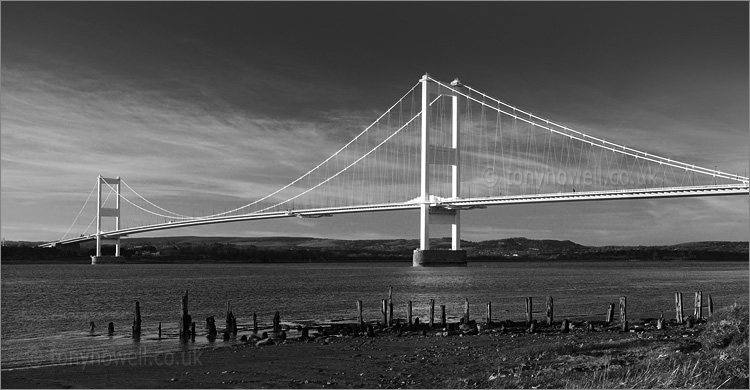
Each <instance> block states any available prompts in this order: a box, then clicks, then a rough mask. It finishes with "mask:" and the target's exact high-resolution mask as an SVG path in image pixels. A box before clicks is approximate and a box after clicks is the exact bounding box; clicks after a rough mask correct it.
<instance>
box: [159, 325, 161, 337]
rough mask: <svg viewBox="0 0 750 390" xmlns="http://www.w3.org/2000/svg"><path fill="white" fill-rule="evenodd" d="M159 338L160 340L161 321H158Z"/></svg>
mask: <svg viewBox="0 0 750 390" xmlns="http://www.w3.org/2000/svg"><path fill="white" fill-rule="evenodd" d="M159 338H161V321H159Z"/></svg>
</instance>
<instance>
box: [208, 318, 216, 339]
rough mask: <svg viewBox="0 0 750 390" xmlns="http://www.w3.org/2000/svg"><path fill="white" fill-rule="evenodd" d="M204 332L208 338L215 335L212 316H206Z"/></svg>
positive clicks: (214, 324) (214, 322) (214, 321)
mask: <svg viewBox="0 0 750 390" xmlns="http://www.w3.org/2000/svg"><path fill="white" fill-rule="evenodd" d="M206 332H207V333H208V337H209V338H213V337H216V334H217V332H216V320H214V317H213V316H210V317H206Z"/></svg>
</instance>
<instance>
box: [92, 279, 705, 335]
mask: <svg viewBox="0 0 750 390" xmlns="http://www.w3.org/2000/svg"><path fill="white" fill-rule="evenodd" d="M674 296H675V312H676V320H677V323H678V324H684V323H685V322H686V318H685V316H684V312H683V305H682V293H681V292H675V295H674ZM703 307H704V306H703V292H702V291H696V292H695V305H694V312H693V315H692V316H691V317H688V319H687V321H694V320H701V319H702V318H703ZM181 308H182V317H181V319H180V331H179V337H180V338H181V339H185V340H187V339H193V340H195V322H194V321H193V320H192V316H190V314H189V313H188V292H187V291H185V295H184V296H183V297H182V301H181ZM707 308H708V316H709V317H711V316H713V311H714V305H713V300H712V298H711V295H709V296H708V305H707ZM357 311H358V314H359V316H358V319H359V324H364V323H365V321H364V318H363V314H362V311H363V305H362V301H361V300H359V301H357ZM614 312H615V303H612V304H610V305H609V307H608V309H607V317H606V320H605V322H606V323H608V324H609V323H612V322H613V320H614ZM532 313H533V307H532V298H531V297H527V298H526V323H527V324H529V325H531V324H535V322H534V320H533V315H532ZM381 314H382V315H383V325H384V326H394V325H395V324H394V318H393V288H392V287H389V288H388V299H383V300H382V301H381ZM553 320H554V301H553V299H552V297H551V296H550V297H547V305H546V322H547V325H550V326H551V325H552V323H553ZM619 320H620V323H621V324H622V327H623V330H627V297H624V296H623V297H620V317H619ZM418 321H419V320H418V319H416V320H413V317H412V301H407V304H406V322H407V325H408V326H412V325H415V323H416V324H418ZM663 321H664V319H663V316H662V318H660V321H659V323H658V326H657V327H658V328H659V329H661V328H663ZM462 322H463V323H465V324H468V323H469V299H468V298H465V301H464V313H463V317H462ZM689 323H691V322H689ZM486 324H487V326H490V325H491V324H492V302H487V317H486ZM429 326H430V327H434V326H435V300H434V299H430V314H429ZM446 326H447V317H446V311H445V305H440V327H443V328H445V327H446ZM567 327H568V320H567V319H565V320H563V328H564V329H567ZM206 328H207V330H208V336H209V337H211V336H213V337H215V336H216V335H217V331H216V322H215V320H214V317H213V316H211V317H208V318H206ZM225 329H226V330H225V332H224V339H228V338H229V334H230V333H231V334H232V335H235V336H236V335H237V318H236V317H235V316H234V313H233V311H232V308H231V305H230V304H229V302H227V316H226V328H225ZM92 330H93V323H92ZM273 331H274V332H280V331H281V324H280V314H279V312H278V311H277V312H275V313H274V317H273ZM113 332H114V324H113V323H112V322H110V323H109V333H113ZM132 332H133V336H134V337H136V336H140V333H141V306H140V303H139V302H138V301H136V302H135V314H134V315H133V326H132ZM161 333H162V332H161V322H159V338H161ZM253 333H254V334H257V333H258V317H257V315H256V314H255V313H253Z"/></svg>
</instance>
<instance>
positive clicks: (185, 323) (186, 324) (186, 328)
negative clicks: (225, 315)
mask: <svg viewBox="0 0 750 390" xmlns="http://www.w3.org/2000/svg"><path fill="white" fill-rule="evenodd" d="M180 306H181V307H182V319H181V320H180V338H182V339H184V340H187V339H188V338H189V337H190V324H191V323H192V322H193V319H192V317H191V316H190V314H188V291H187V290H185V295H184V296H183V297H182V301H181V303H180ZM212 318H213V317H212Z"/></svg>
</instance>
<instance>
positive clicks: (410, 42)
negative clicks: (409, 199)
mask: <svg viewBox="0 0 750 390" xmlns="http://www.w3.org/2000/svg"><path fill="white" fill-rule="evenodd" d="M748 35H749V32H748V3H747V2H412V3H397V2H331V3H321V2H273V3H261V2H226V3H217V2H186V3H183V2H163V3H149V2H76V3H68V2H3V3H2V45H1V46H2V98H3V99H2V121H3V123H2V124H3V129H2V133H1V135H2V170H3V177H2V184H3V192H2V200H3V202H2V209H3V210H2V211H3V213H2V222H3V230H4V231H3V234H4V235H7V236H9V238H18V239H25V238H26V239H46V238H55V237H56V236H57V235H58V233H60V234H61V233H63V232H64V231H65V229H66V228H67V225H68V224H69V223H70V221H72V218H74V217H75V213H76V212H77V209H78V208H79V207H80V206H79V204H80V202H82V201H83V199H85V194H86V192H87V190H88V189H89V188H90V184H89V183H90V182H91V181H92V180H93V179H95V177H96V175H97V174H105V175H112V176H116V175H122V176H123V177H131V178H132V180H133V181H137V180H141V181H142V182H143V183H144V186H146V187H148V185H149V184H151V183H156V182H157V181H159V178H160V177H161V178H162V181H164V180H167V178H168V181H169V186H170V188H173V191H175V192H178V191H181V190H178V188H184V187H188V188H190V186H191V185H195V183H203V182H205V181H208V184H205V185H206V186H217V187H220V188H227V189H228V190H227V191H228V192H229V193H231V194H232V197H233V199H235V198H241V197H242V195H241V190H242V189H243V187H242V186H238V185H236V184H230V181H234V182H237V181H239V180H247V178H246V176H242V177H238V176H237V175H232V174H229V173H226V172H222V173H221V174H214V175H212V176H215V177H221V178H222V179H223V180H226V181H224V182H218V180H219V179H217V178H214V177H211V178H208V179H207V178H205V176H204V177H201V176H199V174H205V173H206V172H207V171H210V169H209V168H207V166H208V165H210V162H211V161H214V160H212V159H214V158H215V157H216V155H215V154H214V153H212V152H210V151H208V150H209V149H211V148H212V147H214V146H216V145H215V144H218V142H219V141H218V138H217V134H221V135H222V136H224V137H226V138H224V141H223V142H226V143H228V144H237V145H244V144H243V142H250V141H247V140H246V139H247V138H248V137H249V138H252V139H253V142H254V143H253V144H252V145H257V144H263V145H264V148H265V149H266V150H282V149H283V148H284V147H285V145H289V144H292V143H293V142H295V140H296V139H299V137H298V135H299V134H298V132H299V131H301V130H300V129H306V128H319V127H322V126H327V128H330V130H328V131H326V132H325V136H326V137H323V138H322V139H321V140H319V141H318V142H321V144H320V145H319V147H315V148H311V149H313V150H314V151H310V152H304V151H299V152H298V153H300V154H305V155H304V156H301V157H300V158H301V159H302V161H304V164H307V163H311V162H315V161H320V160H321V159H323V158H325V157H327V156H326V155H324V154H325V153H326V152H328V151H330V150H335V149H336V148H337V147H338V146H340V143H342V142H346V138H347V137H348V135H349V134H350V133H351V131H350V130H345V129H344V128H345V127H347V126H348V125H352V124H356V125H366V124H369V122H371V121H372V120H373V119H374V117H373V115H375V116H376V115H377V113H379V112H382V111H383V110H384V109H385V108H387V107H388V106H390V105H391V104H393V103H394V102H395V100H396V99H397V98H398V97H399V96H401V95H402V94H403V93H404V92H405V91H406V90H407V89H408V88H409V87H411V86H412V85H414V83H416V81H417V80H418V79H419V77H420V76H421V75H422V74H424V73H425V72H428V73H429V74H430V75H432V76H433V77H435V78H438V79H441V80H451V79H453V78H454V77H460V78H461V80H462V81H463V82H464V83H467V84H469V85H472V86H474V87H476V88H478V89H480V90H482V91H486V92H488V93H490V94H492V95H494V96H497V97H499V98H501V99H503V100H505V101H508V102H511V103H512V104H515V105H517V106H519V107H522V108H526V109H528V110H530V111H532V112H534V113H536V114H539V115H542V116H545V117H548V118H550V119H552V120H555V121H559V122H561V123H564V124H567V125H569V126H571V127H573V128H577V129H579V130H582V131H587V132H590V133H593V134H594V135H597V136H602V137H605V138H607V139H611V140H613V141H615V142H621V143H623V144H627V145H633V146H639V147H641V148H649V150H650V151H651V150H653V151H654V152H655V153H661V154H663V155H666V156H668V157H673V158H678V159H683V160H686V161H691V162H694V163H696V164H702V165H705V166H709V167H713V166H714V165H718V166H719V168H720V169H724V170H727V171H729V172H733V173H734V172H738V173H740V174H742V173H743V170H745V169H747V166H748V142H747V141H748ZM248 122H252V123H255V124H256V125H257V124H258V123H261V122H263V123H274V124H275V125H274V126H276V127H273V126H266V127H264V126H261V125H257V126H256V127H253V128H250V127H248V126H245V125H243V124H246V123H248ZM344 124H346V125H347V126H344ZM243 126H245V127H243ZM207 129H211V130H210V131H209V130H207ZM280 129H283V132H281V130H280ZM125 133H127V135H124V134H125ZM237 133H240V135H237ZM271 135H273V137H271ZM233 136H237V137H244V138H237V139H233V138H231V137H233ZM308 142H309V140H308ZM155 145H158V146H159V148H158V153H157V152H155V150H152V149H155V148H156V146H155ZM195 145H201V146H203V148H202V149H201V150H200V153H198V152H195V153H191V152H187V153H186V152H185V149H189V150H193V149H195V148H196V146H195ZM252 145H249V144H248V145H245V146H247V147H248V148H249V147H251V146H252ZM82 147H85V148H89V149H90V150H91V151H92V153H88V154H81V153H80V149H81V148H82ZM71 155H74V156H75V158H73V157H71ZM146 155H148V156H147V157H145V156H146ZM236 156H237V157H236V158H237V159H238V160H241V161H238V162H237V164H238V166H242V165H241V163H244V164H246V165H248V166H252V164H253V162H254V159H260V158H264V157H260V156H256V155H255V154H252V153H250V154H247V155H244V154H241V152H238V154H237V155H236ZM243 159H244V160H243ZM144 161H148V162H144ZM155 163H156V165H157V166H160V167H161V168H160V170H159V171H154V170H153V169H152V168H153V167H154V164H155ZM299 164H300V165H304V164H303V163H302V162H300V163H299ZM302 168H303V167H300V168H299V169H300V171H302V172H299V173H303V172H304V170H303V169H302ZM289 174H290V173H288V172H284V174H283V175H282V174H279V175H274V172H273V171H268V173H264V174H260V173H259V174H257V176H258V177H259V178H265V179H258V180H259V181H260V182H259V183H256V184H258V186H261V187H263V188H266V187H267V188H274V187H275V186H279V185H283V184H285V181H286V182H288V181H290V180H292V179H294V178H296V176H294V177H289V176H287V175H289ZM292 176H293V174H292ZM277 178H279V179H278V180H277ZM49 180H52V181H51V182H50V181H49ZM213 180H216V181H213ZM186 183H187V184H186ZM190 183H192V184H190ZM49 187H53V188H56V189H57V190H58V191H60V193H61V194H63V195H60V196H58V197H47V198H45V197H44V196H43V195H42V193H43V189H45V188H49ZM182 191H184V190H182ZM232 191H236V192H235V193H232ZM189 193H190V191H189V190H188V191H187V195H186V196H187V197H190V196H191V195H190V194H189ZM194 196H196V197H197V195H194ZM80 198H83V199H80ZM196 199H197V198H196ZM226 201H228V200H226ZM625 203H626V204H625V205H617V206H612V207H614V209H616V210H618V211H617V213H621V215H622V216H628V215H632V214H638V212H637V211H634V210H643V215H651V217H649V218H656V217H654V216H653V215H654V213H656V211H655V210H659V212H660V213H661V211H663V210H664V209H665V208H670V207H674V208H675V209H676V210H684V209H685V208H687V209H688V210H705V209H706V207H707V205H708V204H711V207H714V208H713V209H712V210H714V213H713V214H714V217H713V219H712V220H713V221H714V223H716V224H717V225H716V229H718V232H717V233H715V234H713V235H711V236H710V237H705V235H702V233H700V232H699V231H697V230H696V229H689V228H684V229H677V230H678V231H679V232H678V233H674V232H663V231H661V232H659V233H658V234H657V235H656V236H655V235H654V233H655V232H654V231H648V230H647V231H639V232H635V231H630V232H629V233H628V234H627V235H623V234H622V233H621V232H619V230H618V232H617V233H614V230H613V229H614V228H612V227H607V226H606V224H604V223H602V224H601V225H599V224H598V225H597V226H596V230H597V231H601V234H600V235H599V236H596V235H592V234H586V229H585V228H584V226H583V225H579V226H575V227H573V228H571V227H570V226H568V225H569V224H570V223H573V222H575V221H576V220H577V218H578V217H575V218H573V217H571V215H573V214H576V215H579V214H583V215H586V213H588V212H592V213H594V214H592V216H591V217H590V218H589V219H590V220H595V219H596V214H595V211H594V210H598V206H585V205H573V206H569V207H571V208H572V209H573V210H567V211H566V210H563V211H561V210H559V209H553V207H552V206H549V209H548V210H546V211H545V212H546V213H547V214H548V215H549V214H550V213H551V214H552V216H551V217H549V218H547V219H546V220H545V219H543V218H542V219H541V220H539V221H536V222H528V221H526V222H522V221H519V222H517V223H515V224H503V225H502V226H493V224H492V223H491V221H490V220H486V219H481V218H479V217H477V218H479V220H477V221H474V227H475V230H476V232H475V233H474V236H473V237H475V238H477V239H479V238H481V239H486V238H489V237H490V236H495V235H526V236H535V237H537V238H541V237H540V236H544V237H547V238H569V239H573V240H574V241H579V242H584V243H596V244H598V243H601V244H606V243H640V242H642V241H644V240H646V241H650V242H654V243H662V242H665V243H668V242H676V241H688V240H697V239H701V238H703V237H705V238H706V239H708V238H711V239H722V238H726V239H741V238H747V237H748V232H747V222H748V210H747V209H748V205H747V200H746V199H734V198H733V199H728V198H715V199H711V200H708V199H706V200H700V199H694V200H676V201H674V202H672V203H670V204H669V206H665V204H664V203H658V202H657V203H653V202H642V203H638V202H633V203H628V202H625ZM24 207H26V208H27V209H25V208H24ZM545 207H546V206H545ZM566 207H568V206H566ZM738 209H739V210H742V211H741V212H739V214H738V212H737V210H738ZM53 210H55V211H54V212H53ZM58 210H65V212H64V213H63V212H60V211H58ZM596 212H603V211H601V210H600V211H596ZM607 212H614V211H612V210H608V211H607ZM495 213H497V214H498V215H500V214H502V215H506V214H503V213H509V214H507V215H506V216H509V217H510V219H518V218H516V217H518V216H520V215H526V211H525V209H524V208H523V207H518V208H516V209H513V210H506V211H499V210H498V211H495ZM70 214H72V215H70ZM557 214H559V215H557ZM29 215H31V216H32V217H30V218H26V217H25V216H29ZM665 215H666V217H665V216H661V214H660V216H659V218H670V217H669V215H670V214H668V213H667V214H665ZM687 215H690V213H687ZM728 215H731V216H732V217H727V216H728ZM345 218H348V219H347V221H350V222H347V224H349V223H351V226H356V227H355V228H351V227H350V228H348V230H347V233H351V232H361V236H366V235H372V236H388V235H391V234H392V233H391V232H390V230H389V229H388V228H387V226H388V225H389V223H390V222H389V221H390V220H389V218H395V217H389V216H384V217H382V221H381V222H379V223H376V224H374V226H375V228H372V229H370V228H369V227H367V226H365V225H364V224H359V225H358V218H362V217H355V216H352V217H345ZM638 218H646V217H638ZM671 218H673V219H672V220H670V221H671V222H674V223H677V222H678V219H674V218H677V217H671ZM727 218H729V222H727V221H728V220H727ZM586 220H587V218H583V217H581V221H586ZM550 221H552V222H550ZM554 221H565V222H554ZM628 221H630V222H632V224H634V226H636V225H637V224H641V223H644V221H645V223H646V224H648V222H649V221H650V220H648V219H646V220H644V219H636V218H635V217H632V218H631V219H628ZM687 221H690V219H689V218H688V219H687ZM722 221H723V222H722ZM321 223H322V224H323V225H325V224H326V222H321ZM550 223H551V225H550V226H547V225H549V224H550ZM576 223H577V222H576ZM580 223H585V222H580ZM683 223H684V221H683ZM271 225H273V227H272V228H265V227H260V226H249V225H248V226H246V227H245V228H246V230H247V231H248V232H249V233H248V234H252V233H258V234H261V233H267V232H271V233H279V234H281V233H285V234H304V232H305V229H304V228H302V227H297V226H291V225H283V224H278V225H274V224H271ZM412 225H413V226H412ZM469 225H471V222H469V223H468V224H467V228H469ZM542 226H544V228H543V229H542ZM741 226H744V231H740V232H739V233H738V232H737V229H738V227H741ZM480 227H481V228H482V229H484V230H482V229H480ZM416 228H417V223H416V221H414V223H413V224H410V225H409V226H407V227H405V228H403V229H402V232H400V234H405V235H414V236H415V237H416V233H415V232H416V230H415V229H416ZM216 229H219V228H216ZM274 229H276V230H274ZM368 229H370V230H368ZM618 229H619V228H618ZM467 230H468V231H470V229H467ZM574 230H580V231H581V233H571V232H572V231H574ZM633 230H635V229H633ZM204 232H205V231H204ZM208 232H209V233H212V232H213V230H208ZM321 232H322V234H324V235H330V236H336V235H337V234H339V233H340V231H339V230H337V228H336V227H335V226H333V224H331V226H327V225H325V226H323V227H322V228H321ZM177 233H178V234H181V233H180V232H177ZM195 233H196V234H202V232H201V231H196V232H195ZM206 234H208V233H206ZM351 235H352V236H357V234H356V233H351ZM467 238H468V239H472V236H471V234H470V235H469V236H468V237H467Z"/></svg>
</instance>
